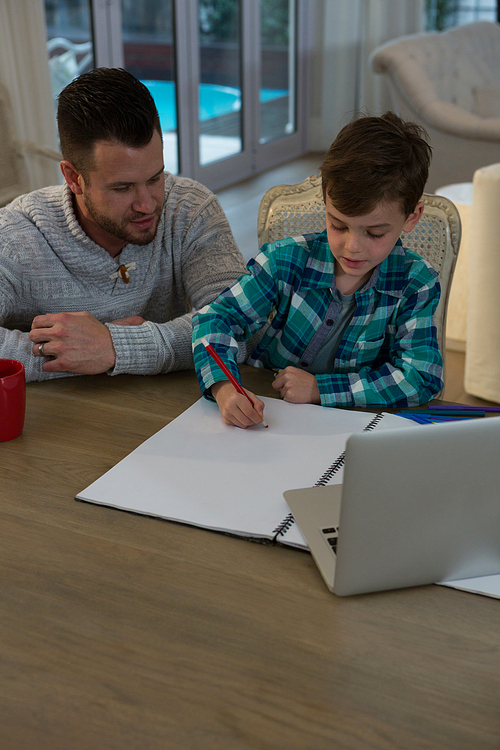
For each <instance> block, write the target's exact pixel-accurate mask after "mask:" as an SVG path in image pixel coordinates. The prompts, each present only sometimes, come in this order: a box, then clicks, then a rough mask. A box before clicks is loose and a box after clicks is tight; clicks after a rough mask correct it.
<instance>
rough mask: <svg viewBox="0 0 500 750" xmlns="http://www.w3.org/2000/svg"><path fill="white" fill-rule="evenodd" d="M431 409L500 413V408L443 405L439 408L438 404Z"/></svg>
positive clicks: (430, 407)
mask: <svg viewBox="0 0 500 750" xmlns="http://www.w3.org/2000/svg"><path fill="white" fill-rule="evenodd" d="M428 408H429V409H432V410H433V411H448V410H450V409H451V410H452V411H485V412H486V411H498V412H500V406H467V404H443V405H441V406H438V405H437V404H434V406H429V407H428Z"/></svg>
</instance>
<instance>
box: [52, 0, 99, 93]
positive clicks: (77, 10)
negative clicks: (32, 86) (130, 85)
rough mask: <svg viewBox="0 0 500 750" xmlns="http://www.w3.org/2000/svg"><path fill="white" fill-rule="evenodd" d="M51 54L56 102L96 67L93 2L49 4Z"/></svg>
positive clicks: (54, 1) (57, 1)
mask: <svg viewBox="0 0 500 750" xmlns="http://www.w3.org/2000/svg"><path fill="white" fill-rule="evenodd" d="M45 18H46V24H47V54H48V60H49V71H50V79H51V83H52V95H53V97H54V99H55V98H56V97H57V96H58V95H59V93H60V92H61V91H62V90H63V88H64V87H65V86H66V85H67V84H68V83H70V82H71V81H72V80H73V78H75V77H76V76H78V75H80V73H84V72H85V71H87V70H92V68H93V67H94V65H95V63H94V44H93V36H92V16H91V7H90V0H73V2H69V0H45Z"/></svg>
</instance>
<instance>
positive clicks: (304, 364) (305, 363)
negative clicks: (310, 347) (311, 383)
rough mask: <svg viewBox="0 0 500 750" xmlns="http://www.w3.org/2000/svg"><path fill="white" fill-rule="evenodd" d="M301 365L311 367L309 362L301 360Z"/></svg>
mask: <svg viewBox="0 0 500 750" xmlns="http://www.w3.org/2000/svg"><path fill="white" fill-rule="evenodd" d="M300 365H301V367H309V364H308V363H307V362H301V363H300Z"/></svg>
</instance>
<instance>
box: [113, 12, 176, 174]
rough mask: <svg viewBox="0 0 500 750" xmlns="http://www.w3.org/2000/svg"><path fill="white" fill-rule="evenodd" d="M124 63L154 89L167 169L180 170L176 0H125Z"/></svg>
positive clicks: (122, 15) (127, 68)
mask: <svg viewBox="0 0 500 750" xmlns="http://www.w3.org/2000/svg"><path fill="white" fill-rule="evenodd" d="M121 17H122V34H123V67H124V68H125V69H126V70H128V71H129V72H130V73H132V74H133V75H135V76H136V78H138V79H139V80H140V81H142V82H143V83H144V84H145V85H146V86H147V87H148V89H149V91H150V92H151V95H152V97H153V99H154V100H155V104H156V108H157V109H158V114H159V116H160V124H161V128H162V132H163V154H164V160H165V169H166V170H167V172H171V173H172V174H178V172H179V143H178V138H179V136H178V129H177V82H176V74H175V67H176V66H175V23H174V5H173V0H162V2H158V0H122V5H121Z"/></svg>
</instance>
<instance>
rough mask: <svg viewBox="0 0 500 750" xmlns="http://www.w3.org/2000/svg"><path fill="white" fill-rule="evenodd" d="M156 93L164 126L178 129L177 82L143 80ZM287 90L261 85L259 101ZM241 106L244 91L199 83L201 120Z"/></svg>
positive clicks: (224, 113)
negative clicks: (267, 87)
mask: <svg viewBox="0 0 500 750" xmlns="http://www.w3.org/2000/svg"><path fill="white" fill-rule="evenodd" d="M143 83H144V85H145V86H147V87H148V89H149V91H150V92H151V96H152V97H153V99H154V101H155V104H156V108H157V109H158V114H159V115H160V122H161V127H162V130H163V131H164V132H168V131H170V130H176V128H177V108H176V101H175V83H174V82H173V81H143ZM287 95H288V91H286V90H281V89H261V90H260V101H261V102H268V101H271V100H272V99H278V98H279V97H281V96H287ZM240 109H241V91H240V89H237V88H233V87H231V86H216V85H214V84H211V83H200V112H199V117H200V120H201V121H204V120H210V119H211V118H212V117H219V116H220V115H227V114H230V113H231V112H239V111H240Z"/></svg>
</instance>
